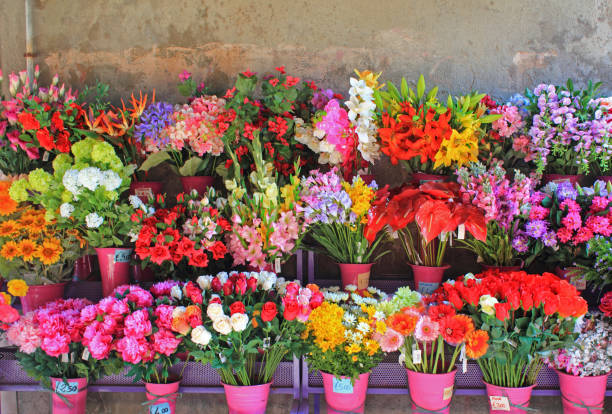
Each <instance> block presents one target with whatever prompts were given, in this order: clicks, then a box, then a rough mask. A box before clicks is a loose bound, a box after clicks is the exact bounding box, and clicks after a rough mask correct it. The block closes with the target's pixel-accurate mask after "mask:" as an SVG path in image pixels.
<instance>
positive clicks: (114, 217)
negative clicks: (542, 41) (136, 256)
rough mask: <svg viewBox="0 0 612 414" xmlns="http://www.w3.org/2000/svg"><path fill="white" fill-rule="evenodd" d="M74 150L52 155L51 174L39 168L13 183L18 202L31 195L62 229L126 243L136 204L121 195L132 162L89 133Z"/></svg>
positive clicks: (104, 242) (93, 240)
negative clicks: (91, 136)
mask: <svg viewBox="0 0 612 414" xmlns="http://www.w3.org/2000/svg"><path fill="white" fill-rule="evenodd" d="M71 152H72V154H73V157H72V156H70V155H68V154H59V155H58V156H57V157H56V158H55V159H54V160H53V174H50V173H47V172H45V171H42V170H41V169H37V170H34V171H32V172H31V173H30V174H29V176H28V178H27V179H20V180H17V181H15V182H13V184H12V185H11V188H10V190H9V194H10V196H11V198H13V200H15V201H17V202H23V201H31V202H34V203H37V204H41V205H42V206H43V207H44V208H45V209H46V218H47V219H48V220H53V219H55V220H57V227H58V228H60V229H77V230H78V232H79V234H80V235H81V236H82V237H83V238H84V239H85V240H87V242H88V243H89V244H90V245H91V246H93V247H110V246H123V245H125V244H126V243H128V234H129V232H130V230H131V227H132V222H131V221H130V216H131V214H132V212H133V207H132V206H131V205H130V204H129V203H128V202H126V201H122V200H121V199H120V195H121V194H122V193H123V192H124V191H125V190H127V189H128V187H129V185H130V176H131V174H132V172H133V170H134V168H133V167H130V166H124V165H123V163H122V162H121V160H120V159H119V157H117V154H116V153H115V150H114V149H113V147H112V146H111V145H110V144H109V143H108V142H105V141H100V140H95V139H93V138H85V139H84V140H81V141H79V142H77V143H75V144H74V145H73V146H72V148H71Z"/></svg>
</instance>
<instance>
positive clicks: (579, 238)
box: [573, 227, 595, 246]
mask: <svg viewBox="0 0 612 414" xmlns="http://www.w3.org/2000/svg"><path fill="white" fill-rule="evenodd" d="M594 236H595V235H594V234H593V232H592V231H591V229H589V228H588V227H582V228H581V229H580V230H578V231H577V232H576V235H575V236H574V240H573V244H574V246H577V245H579V244H580V243H586V242H588V241H589V240H591V239H592V238H593V237H594Z"/></svg>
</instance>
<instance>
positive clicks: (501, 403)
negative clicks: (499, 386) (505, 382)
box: [489, 395, 510, 411]
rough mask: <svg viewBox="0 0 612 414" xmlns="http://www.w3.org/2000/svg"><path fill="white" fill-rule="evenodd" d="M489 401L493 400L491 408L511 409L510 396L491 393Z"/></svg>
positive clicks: (499, 409)
mask: <svg viewBox="0 0 612 414" xmlns="http://www.w3.org/2000/svg"><path fill="white" fill-rule="evenodd" d="M489 401H491V410H498V411H510V401H508V397H501V396H495V395H491V396H489Z"/></svg>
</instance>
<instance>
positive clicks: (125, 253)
mask: <svg viewBox="0 0 612 414" xmlns="http://www.w3.org/2000/svg"><path fill="white" fill-rule="evenodd" d="M131 255H132V250H130V249H117V250H115V263H128V262H129V261H130V256H131Z"/></svg>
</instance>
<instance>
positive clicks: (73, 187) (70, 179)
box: [62, 170, 81, 196]
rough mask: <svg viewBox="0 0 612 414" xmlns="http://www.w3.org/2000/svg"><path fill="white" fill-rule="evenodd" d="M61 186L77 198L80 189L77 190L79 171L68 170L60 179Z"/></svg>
mask: <svg viewBox="0 0 612 414" xmlns="http://www.w3.org/2000/svg"><path fill="white" fill-rule="evenodd" d="M62 184H64V188H66V190H68V191H70V192H71V193H72V194H73V195H75V196H77V195H79V194H81V189H80V188H79V171H78V170H68V171H66V172H65V173H64V176H63V177H62Z"/></svg>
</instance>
